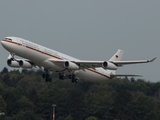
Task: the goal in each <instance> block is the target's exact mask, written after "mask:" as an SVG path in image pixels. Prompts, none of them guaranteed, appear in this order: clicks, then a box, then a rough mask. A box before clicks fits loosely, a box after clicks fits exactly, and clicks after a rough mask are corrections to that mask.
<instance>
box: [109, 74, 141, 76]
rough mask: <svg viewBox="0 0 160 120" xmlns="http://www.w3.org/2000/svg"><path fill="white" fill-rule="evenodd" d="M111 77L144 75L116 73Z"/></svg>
mask: <svg viewBox="0 0 160 120" xmlns="http://www.w3.org/2000/svg"><path fill="white" fill-rule="evenodd" d="M111 77H142V76H141V75H136V74H115V75H111Z"/></svg>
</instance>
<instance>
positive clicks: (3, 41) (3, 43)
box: [1, 40, 6, 48]
mask: <svg viewBox="0 0 160 120" xmlns="http://www.w3.org/2000/svg"><path fill="white" fill-rule="evenodd" d="M1 44H2V46H3V47H4V48H5V46H6V42H5V40H1Z"/></svg>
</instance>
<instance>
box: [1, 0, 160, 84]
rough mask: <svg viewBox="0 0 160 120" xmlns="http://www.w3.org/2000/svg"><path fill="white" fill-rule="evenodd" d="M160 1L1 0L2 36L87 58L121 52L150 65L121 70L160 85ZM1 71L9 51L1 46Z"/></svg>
mask: <svg viewBox="0 0 160 120" xmlns="http://www.w3.org/2000/svg"><path fill="white" fill-rule="evenodd" d="M159 5H160V1H159V0H134V1H130V0H114V1H113V0H110V1H108V0H101V1H98V0H79V1H75V0H57V1H54V0H45V1H42V0H41V1H40V0H28V1H22V0H14V1H7V0H1V1H0V18H1V19H0V38H1V39H3V38H4V37H6V36H17V37H22V38H24V39H28V40H30V41H33V42H35V43H38V44H41V45H44V46H46V47H49V48H52V49H54V50H57V51H60V52H62V53H66V54H68V55H71V56H73V57H76V58H79V59H85V60H108V59H109V58H110V57H111V56H112V55H113V54H114V53H115V52H116V51H117V49H119V48H120V49H122V50H124V52H125V53H124V57H123V60H136V59H148V58H152V57H155V56H157V59H156V61H154V62H153V63H150V64H141V65H130V66H125V67H123V68H119V69H118V71H117V73H128V74H129V73H135V74H141V75H143V76H144V77H143V79H146V80H150V81H159V80H160V78H159V74H160V63H159V58H160V52H159V51H160V48H159V46H160V7H159ZM0 55H1V63H0V68H1V69H2V68H3V67H5V66H7V64H6V58H7V57H8V52H7V51H5V50H4V48H3V47H2V46H1V47H0Z"/></svg>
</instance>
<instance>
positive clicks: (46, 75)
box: [42, 69, 52, 82]
mask: <svg viewBox="0 0 160 120" xmlns="http://www.w3.org/2000/svg"><path fill="white" fill-rule="evenodd" d="M45 72H46V73H44V74H43V75H42V78H44V79H45V81H46V82H52V78H51V77H50V76H49V73H48V70H46V69H45Z"/></svg>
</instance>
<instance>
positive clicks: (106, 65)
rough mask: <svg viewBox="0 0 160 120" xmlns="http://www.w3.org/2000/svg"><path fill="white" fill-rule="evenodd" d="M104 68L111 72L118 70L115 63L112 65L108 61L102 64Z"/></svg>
mask: <svg viewBox="0 0 160 120" xmlns="http://www.w3.org/2000/svg"><path fill="white" fill-rule="evenodd" d="M102 67H103V68H104V69H109V70H117V66H116V65H115V64H113V63H110V62H107V61H104V62H103V63H102Z"/></svg>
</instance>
